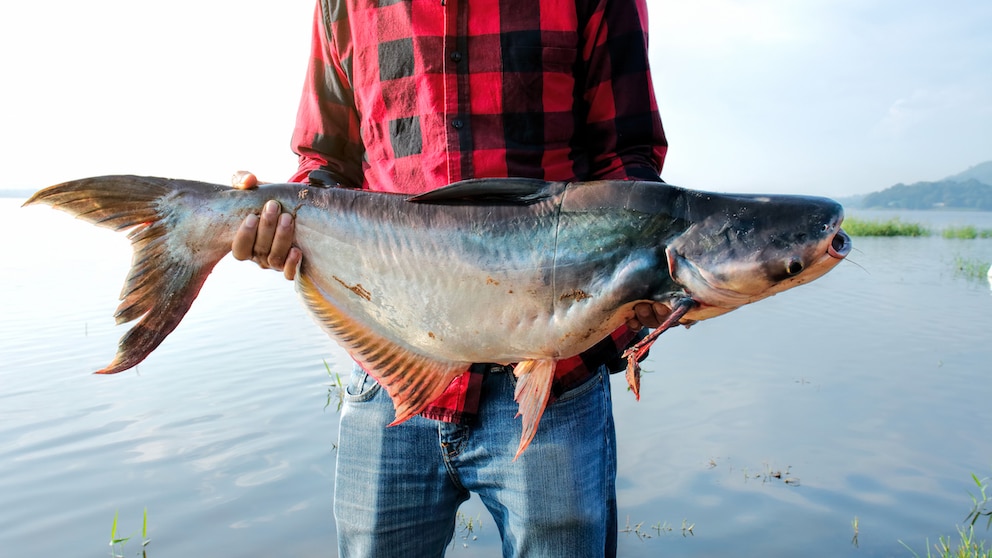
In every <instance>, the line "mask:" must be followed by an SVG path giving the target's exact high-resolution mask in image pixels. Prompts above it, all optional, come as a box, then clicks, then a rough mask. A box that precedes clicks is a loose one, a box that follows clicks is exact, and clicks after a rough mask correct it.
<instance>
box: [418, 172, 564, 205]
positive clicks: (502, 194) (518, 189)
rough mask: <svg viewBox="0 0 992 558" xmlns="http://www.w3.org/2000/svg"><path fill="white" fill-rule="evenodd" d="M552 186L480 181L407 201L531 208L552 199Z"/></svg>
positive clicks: (532, 182) (529, 181) (538, 182)
mask: <svg viewBox="0 0 992 558" xmlns="http://www.w3.org/2000/svg"><path fill="white" fill-rule="evenodd" d="M552 184H554V183H553V182H546V181H544V180H537V179H531V178H477V179H472V180H463V181H461V182H455V183H454V184H450V185H448V186H445V187H443V188H438V189H437V190H431V191H430V192H425V193H423V194H419V195H416V196H412V197H410V198H407V201H412V202H417V203H435V204H453V205H456V204H467V203H471V204H474V205H487V204H488V205H531V204H534V203H538V202H540V201H543V200H546V199H548V198H549V197H551V195H552V192H551V185H552Z"/></svg>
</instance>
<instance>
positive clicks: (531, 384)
mask: <svg viewBox="0 0 992 558" xmlns="http://www.w3.org/2000/svg"><path fill="white" fill-rule="evenodd" d="M556 364H557V361H556V360H554V359H539V360H525V361H523V362H520V363H518V364H517V365H516V366H515V367H514V368H513V375H514V376H516V377H517V388H516V390H514V392H513V400H514V401H516V402H517V405H519V411H518V413H517V416H519V417H523V418H522V419H521V420H522V422H523V430H522V432H521V433H520V446H519V447H518V448H517V454H516V455H515V456H513V460H514V461H516V460H517V458H518V457H520V454H522V453H523V452H524V450H525V449H527V446H529V445H530V443H531V441H532V440H533V439H534V434H536V433H537V425H538V423H540V422H541V415H543V414H544V409H545V407H547V406H548V398H549V397H550V396H551V383H552V381H553V380H554V378H555V365H556Z"/></svg>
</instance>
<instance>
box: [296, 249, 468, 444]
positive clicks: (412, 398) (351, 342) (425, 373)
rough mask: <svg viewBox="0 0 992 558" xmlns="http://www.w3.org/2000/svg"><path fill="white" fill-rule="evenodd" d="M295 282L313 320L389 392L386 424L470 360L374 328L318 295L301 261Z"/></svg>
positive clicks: (424, 402) (426, 399)
mask: <svg viewBox="0 0 992 558" xmlns="http://www.w3.org/2000/svg"><path fill="white" fill-rule="evenodd" d="M297 285H298V288H299V292H300V296H301V298H302V299H303V302H304V303H305V304H306V306H307V308H308V309H309V310H310V313H311V314H312V315H313V318H314V319H315V320H316V321H317V323H318V324H320V326H321V327H322V328H323V329H324V330H325V331H326V332H327V333H329V334H330V335H331V337H333V338H334V340H335V341H337V342H338V344H340V345H341V346H342V347H343V348H344V349H345V350H346V351H347V352H348V354H349V355H350V356H351V357H352V358H353V359H355V360H356V361H357V362H358V364H359V365H361V367H362V368H363V369H365V370H366V371H368V373H369V374H371V375H372V376H373V377H374V378H375V379H376V380H378V381H379V383H380V384H381V385H382V387H383V388H385V390H386V392H387V393H388V394H389V396H390V397H391V398H392V400H393V406H394V407H395V409H396V418H395V420H393V422H392V423H390V426H393V425H396V424H399V423H401V422H403V421H405V420H407V419H409V418H410V417H412V416H414V415H417V414H419V413H420V412H421V411H423V410H424V408H425V407H427V406H428V405H430V404H431V403H432V402H434V400H436V399H437V398H438V397H440V396H441V394H442V393H444V390H445V389H446V388H447V387H448V385H449V384H450V383H451V381H452V380H454V379H455V378H457V377H458V376H460V375H461V374H463V373H465V372H467V371H468V369H469V366H470V365H471V363H465V362H451V361H445V360H439V359H436V358H432V357H429V356H426V355H423V354H420V353H417V352H415V351H413V350H410V349H408V348H406V347H403V346H401V345H398V344H396V343H393V342H391V341H389V340H387V339H385V338H384V337H382V336H381V335H379V334H377V333H376V332H375V331H373V330H372V329H371V328H369V327H368V326H366V325H365V324H363V323H361V322H360V321H359V320H356V319H354V318H353V317H351V316H350V315H348V314H347V313H346V312H344V311H343V310H341V309H340V308H338V307H336V306H335V305H334V304H332V303H331V302H330V301H329V300H328V298H327V297H325V296H324V293H323V292H322V291H321V289H320V287H319V285H318V284H317V283H316V282H315V281H314V279H313V277H312V276H311V273H310V270H309V268H308V267H307V265H306V261H304V262H303V264H302V265H301V266H300V272H299V273H298V274H297Z"/></svg>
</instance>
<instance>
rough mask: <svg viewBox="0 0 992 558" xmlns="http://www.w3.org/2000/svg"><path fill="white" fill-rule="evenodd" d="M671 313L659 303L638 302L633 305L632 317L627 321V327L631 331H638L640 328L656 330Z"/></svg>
mask: <svg viewBox="0 0 992 558" xmlns="http://www.w3.org/2000/svg"><path fill="white" fill-rule="evenodd" d="M671 312H672V311H671V310H670V309H669V308H668V307H667V306H665V305H664V304H662V303H660V302H638V303H637V304H635V305H634V317H633V318H630V319H629V320H627V327H628V328H630V329H631V330H632V331H639V330H640V329H641V328H642V327H650V328H656V327H658V326H660V325H661V323H662V322H664V321H665V318H667V317H668V315H669V314H671Z"/></svg>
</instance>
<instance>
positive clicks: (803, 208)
mask: <svg viewBox="0 0 992 558" xmlns="http://www.w3.org/2000/svg"><path fill="white" fill-rule="evenodd" d="M697 195H698V199H696V200H694V201H692V202H690V203H689V204H688V209H689V219H688V221H689V222H690V223H692V224H691V225H690V226H689V227H688V228H687V229H686V230H685V231H684V232H683V233H682V234H680V235H679V236H678V237H677V238H675V239H673V240H672V241H671V242H670V243H669V244H668V246H667V247H666V255H667V258H668V267H669V273H670V274H671V277H672V279H673V280H674V281H675V282H676V283H678V284H679V286H680V287H681V288H682V289H684V290H685V292H686V293H687V294H688V295H689V296H691V297H692V299H693V300H694V301H695V302H696V307H695V308H694V309H693V310H691V311H690V312H688V313H687V314H686V315H685V317H684V318H683V322H684V323H691V322H694V321H699V320H703V319H707V318H712V317H714V316H718V315H721V314H725V313H727V312H729V311H731V310H734V309H736V308H739V307H741V306H743V305H745V304H750V303H752V302H755V301H758V300H761V299H763V298H767V297H769V296H772V295H774V294H777V293H780V292H782V291H785V290H788V289H791V288H793V287H796V286H799V285H802V284H804V283H808V282H810V281H813V280H814V279H817V278H818V277H821V276H822V275H823V274H825V273H826V272H828V271H830V270H831V269H833V267H834V266H836V265H837V264H838V263H840V262H841V261H842V260H843V259H844V258H845V257H846V256H847V254H848V253H849V252H850V250H851V239H850V237H849V236H848V235H847V234H846V233H845V232H844V231H843V230H842V229H841V222H842V221H843V220H844V210H843V208H842V207H841V205H840V204H839V203H837V202H835V201H833V200H830V199H827V198H819V197H806V196H781V195H780V196H744V195H725V194H707V193H698V194H697Z"/></svg>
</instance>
